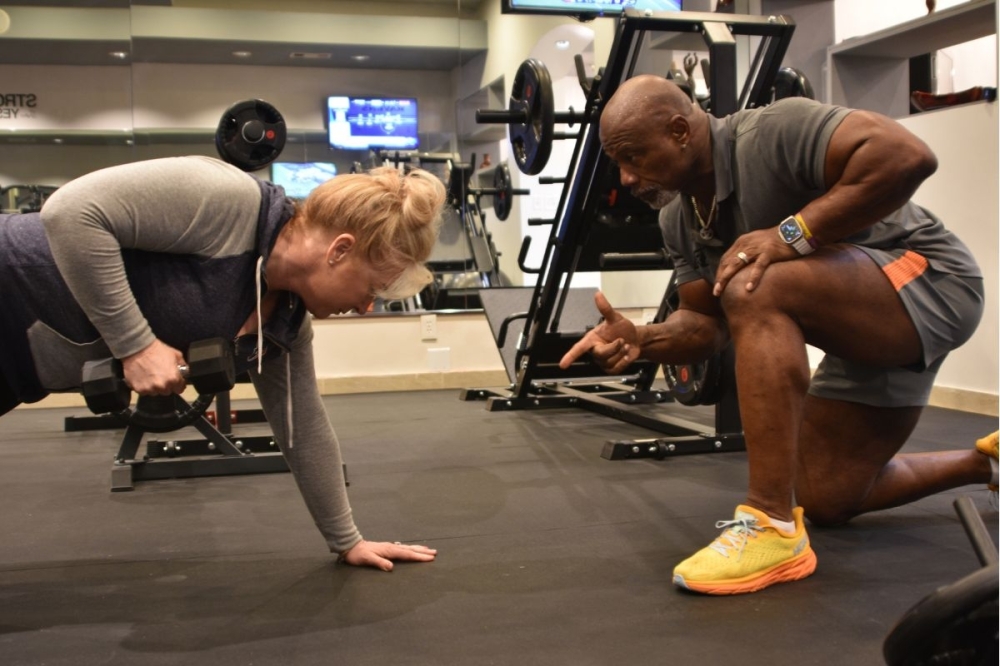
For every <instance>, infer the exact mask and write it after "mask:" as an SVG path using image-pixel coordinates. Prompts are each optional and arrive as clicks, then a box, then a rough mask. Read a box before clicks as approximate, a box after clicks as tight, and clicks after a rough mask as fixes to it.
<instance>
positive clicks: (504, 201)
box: [493, 163, 514, 222]
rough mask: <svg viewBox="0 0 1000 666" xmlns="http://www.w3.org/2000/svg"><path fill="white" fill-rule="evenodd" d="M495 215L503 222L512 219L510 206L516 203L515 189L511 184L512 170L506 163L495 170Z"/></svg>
mask: <svg viewBox="0 0 1000 666" xmlns="http://www.w3.org/2000/svg"><path fill="white" fill-rule="evenodd" d="M493 189H494V190H495V193H494V194H493V213H494V214H495V215H496V216H497V219H498V220H500V221H501V222H503V221H504V220H506V219H507V218H508V217H510V206H511V204H512V203H513V202H514V201H513V200H514V187H513V186H512V185H511V183H510V168H509V167H508V166H507V164H506V163H503V164H498V165H497V168H496V169H494V170H493Z"/></svg>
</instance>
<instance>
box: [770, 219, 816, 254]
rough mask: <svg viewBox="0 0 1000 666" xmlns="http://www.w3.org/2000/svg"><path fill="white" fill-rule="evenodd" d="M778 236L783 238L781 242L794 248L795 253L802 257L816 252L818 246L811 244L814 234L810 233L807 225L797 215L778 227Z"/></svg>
mask: <svg viewBox="0 0 1000 666" xmlns="http://www.w3.org/2000/svg"><path fill="white" fill-rule="evenodd" d="M778 235H779V236H781V240H783V241H784V242H785V243H787V244H788V245H791V246H792V247H794V248H795V251H796V252H798V253H799V254H801V255H806V254H810V253H812V252H815V251H816V246H815V245H813V244H812V243H811V242H810V241H811V239H812V234H810V233H809V230H808V229H807V228H806V225H804V224H803V223H802V222H801V221H800V220H799V218H798V216H797V215H791V216H789V217H787V218H786V219H785V221H784V222H782V223H781V224H779V225H778Z"/></svg>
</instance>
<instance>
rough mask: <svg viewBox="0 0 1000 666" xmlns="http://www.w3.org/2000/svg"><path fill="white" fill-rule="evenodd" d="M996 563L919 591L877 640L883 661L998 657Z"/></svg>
mask: <svg viewBox="0 0 1000 666" xmlns="http://www.w3.org/2000/svg"><path fill="white" fill-rule="evenodd" d="M997 614H998V606H997V565H996V564H993V565H990V566H987V567H983V568H982V569H979V570H977V571H975V572H973V573H971V574H969V575H967V576H965V577H964V578H961V579H959V580H957V581H955V582H954V583H952V584H951V585H946V586H944V587H941V588H938V589H937V590H936V591H934V592H932V593H931V594H929V595H927V596H926V597H924V598H923V599H922V600H921V601H920V602H919V603H917V605H915V606H914V607H913V608H911V609H910V610H909V611H907V612H906V614H905V615H903V617H902V618H900V620H899V622H897V624H896V626H895V627H893V629H892V630H891V631H890V632H889V634H888V636H886V638H885V641H884V642H883V644H882V654H883V656H884V657H885V663H886V664H888V666H930V665H931V664H968V665H970V666H978V665H979V664H995V663H997Z"/></svg>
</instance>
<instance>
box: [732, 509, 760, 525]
mask: <svg viewBox="0 0 1000 666" xmlns="http://www.w3.org/2000/svg"><path fill="white" fill-rule="evenodd" d="M733 520H746V521H748V522H751V523H759V522H761V520H760V516H759V515H757V514H756V513H750V512H749V511H744V510H742V509H737V510H736V514H735V516H733Z"/></svg>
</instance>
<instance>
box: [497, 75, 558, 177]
mask: <svg viewBox="0 0 1000 666" xmlns="http://www.w3.org/2000/svg"><path fill="white" fill-rule="evenodd" d="M552 94H553V93H552V77H551V76H550V75H549V70H548V68H547V67H546V66H545V63H543V62H542V61H540V60H536V59H535V58H528V59H527V60H525V61H524V62H523V63H521V66H520V67H518V68H517V74H516V75H515V76H514V84H513V85H512V86H511V91H510V103H509V104H508V107H507V108H508V109H509V110H510V111H511V112H513V113H516V114H519V115H524V116H525V117H526V119H527V121H528V122H526V123H521V122H517V121H512V122H511V123H510V124H509V125H507V127H508V129H509V134H510V146H511V149H512V150H513V153H514V161H515V162H517V168H518V169H520V170H521V172H522V173H526V174H528V175H529V176H534V175H536V174H539V173H541V171H542V169H544V168H545V165H546V164H548V161H549V155H550V154H551V153H552V140H553V138H554V135H555V101H554V100H553V98H552Z"/></svg>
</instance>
